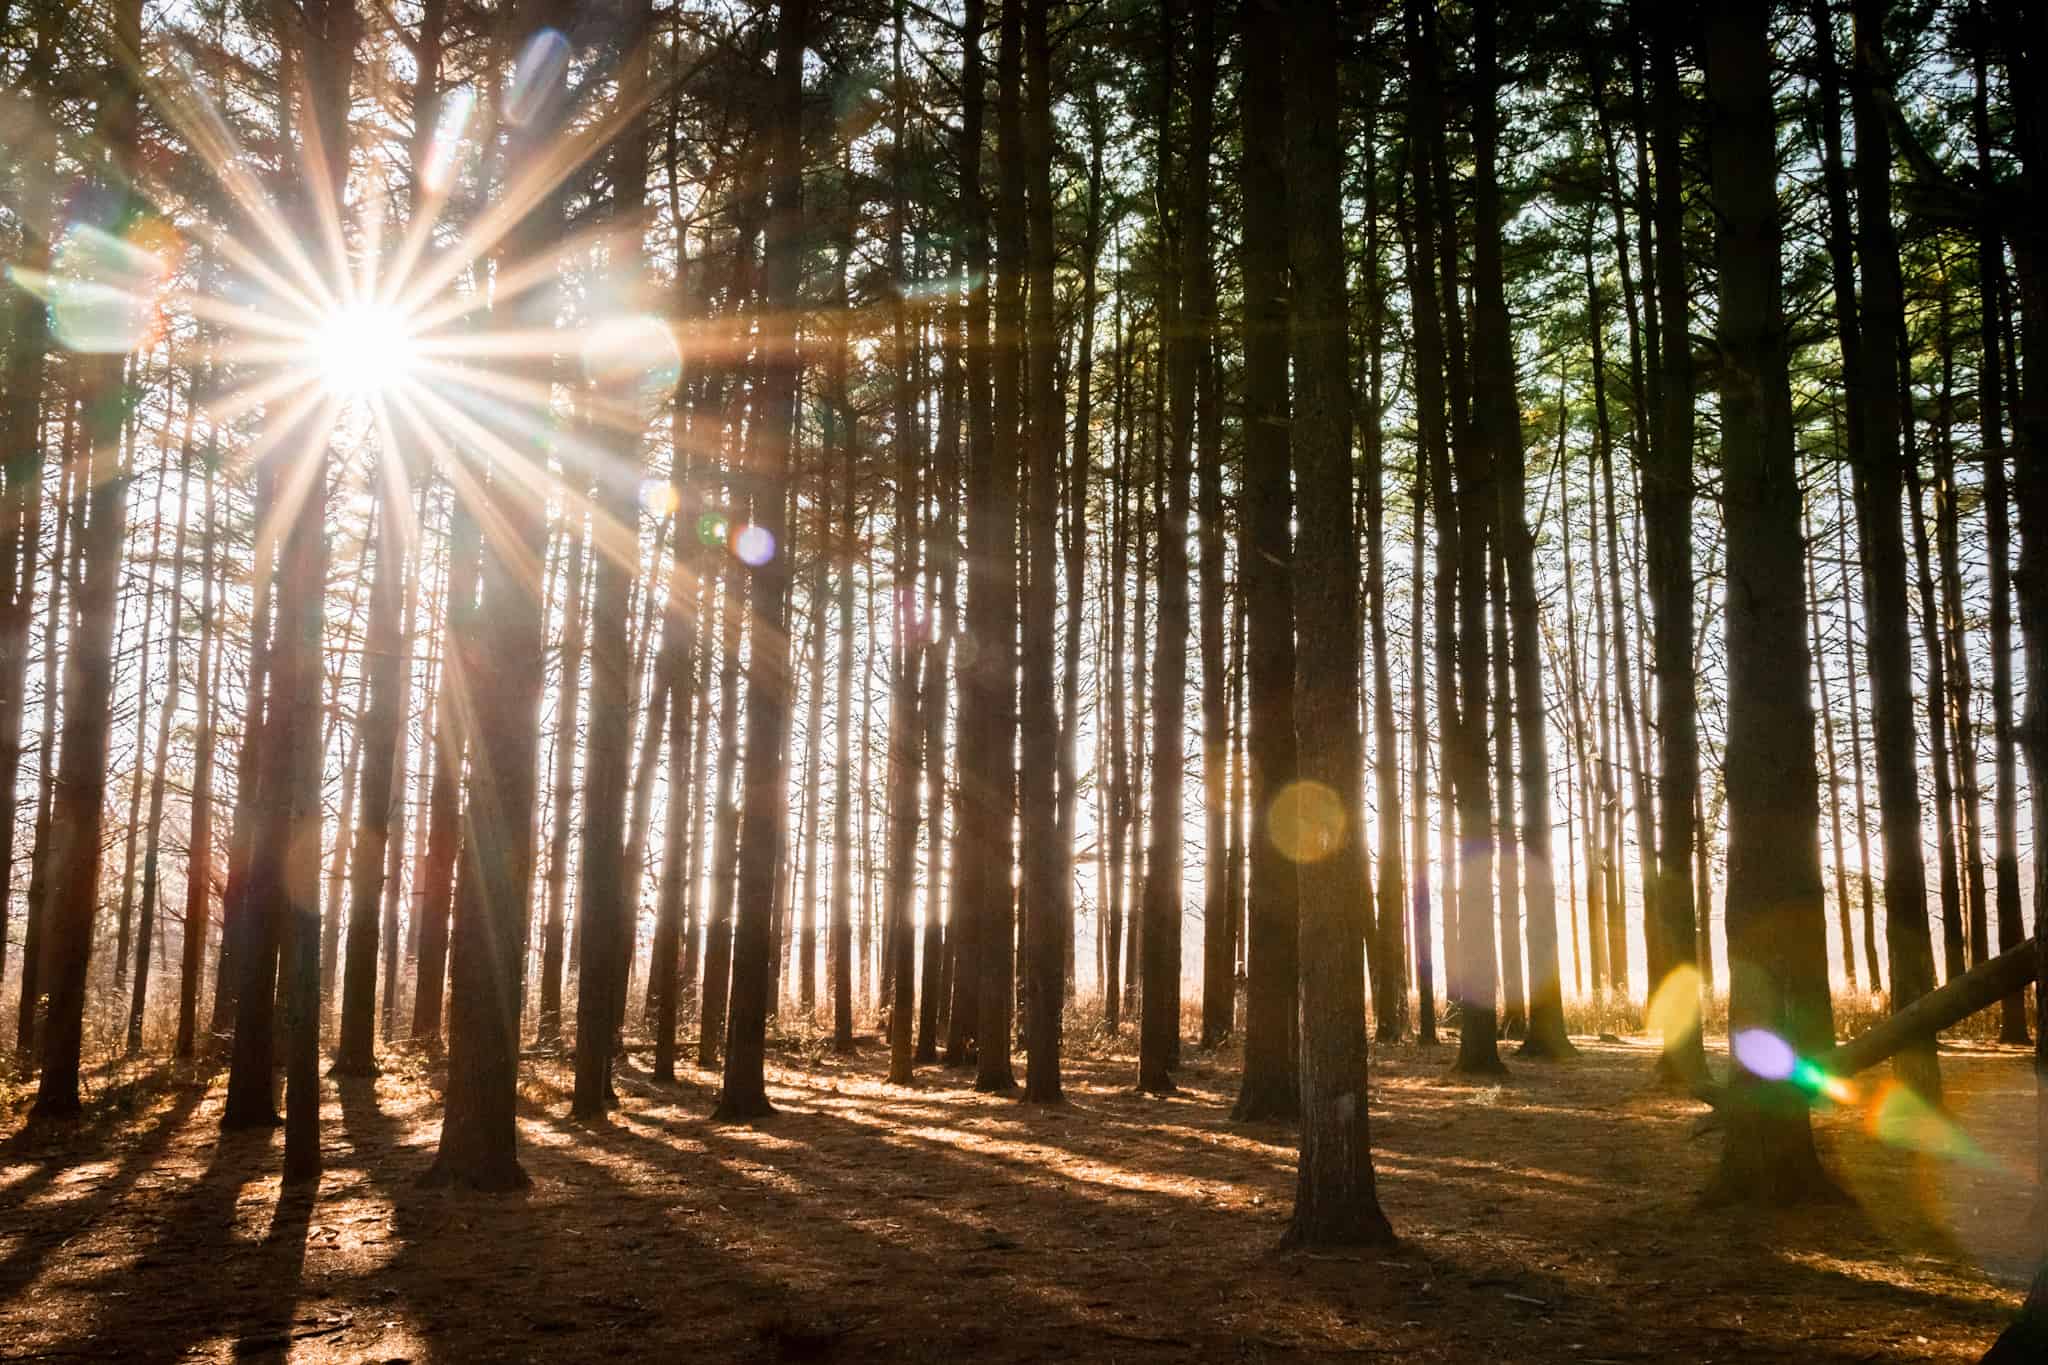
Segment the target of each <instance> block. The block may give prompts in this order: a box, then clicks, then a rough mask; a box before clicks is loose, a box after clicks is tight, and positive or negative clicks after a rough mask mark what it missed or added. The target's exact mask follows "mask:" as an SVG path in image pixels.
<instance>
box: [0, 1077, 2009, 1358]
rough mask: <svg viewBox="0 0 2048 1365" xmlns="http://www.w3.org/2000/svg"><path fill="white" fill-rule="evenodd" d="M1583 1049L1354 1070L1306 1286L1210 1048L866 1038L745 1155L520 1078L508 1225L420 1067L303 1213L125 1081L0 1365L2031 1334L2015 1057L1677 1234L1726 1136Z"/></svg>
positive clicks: (225, 1148) (752, 1130) (674, 1101)
mask: <svg viewBox="0 0 2048 1365" xmlns="http://www.w3.org/2000/svg"><path fill="white" fill-rule="evenodd" d="M1582 1045H1583V1046H1584V1048H1585V1055H1584V1057H1583V1058H1582V1059H1581V1060H1579V1061H1578V1062H1576V1063H1571V1064H1566V1065H1561V1066H1560V1065H1552V1064H1538V1063H1526V1064H1516V1065H1514V1067H1513V1074H1512V1075H1511V1076H1510V1077H1509V1078H1508V1079H1507V1080H1506V1081H1505V1082H1504V1083H1501V1084H1497V1085H1477V1086H1475V1085H1471V1084H1465V1083H1461V1082H1458V1081H1456V1080H1454V1079H1453V1078H1451V1077H1449V1076H1448V1075H1447V1074H1446V1072H1445V1067H1446V1064H1447V1063H1448V1061H1449V1058H1450V1055H1451V1053H1450V1051H1449V1049H1447V1048H1434V1049H1423V1048H1418V1047H1414V1046H1405V1047H1394V1048H1379V1049H1376V1050H1375V1054H1374V1067H1375V1070H1374V1076H1373V1096H1372V1103H1373V1142H1374V1146H1375V1149H1376V1152H1377V1158H1378V1171H1379V1179H1380V1193H1381V1198H1382V1201H1383V1202H1384V1204H1385V1206H1386V1209H1387V1212H1388V1215H1389V1216H1390V1218H1391V1219H1392V1220H1393V1224H1394V1227H1395V1228H1396V1230H1397V1232H1398V1233H1399V1236H1400V1239H1401V1241H1400V1245H1399V1246H1398V1247H1395V1248H1392V1249H1388V1250H1383V1251H1369V1252H1365V1253H1362V1254H1352V1253H1347V1254H1327V1255H1326V1254H1281V1253H1278V1252H1276V1250H1275V1245H1276V1242H1277V1240H1278V1238H1279V1235H1280V1231H1281V1228H1282V1225H1283V1223H1284V1221H1285V1218H1286V1214H1287V1210H1288V1207H1289V1203H1290V1200H1291V1194H1292V1186H1293V1179H1294V1152H1293V1145H1292V1144H1293V1137H1292V1134H1291V1132H1290V1131H1289V1130H1288V1129H1287V1128H1285V1127H1282V1126H1279V1125H1271V1124H1262V1125H1238V1124H1233V1123H1231V1122H1230V1121H1229V1116H1228V1111H1229V1104H1230V1100H1231V1097H1232V1095H1233V1093H1234V1089H1235V1084H1236V1076H1237V1058H1236V1056H1235V1054H1233V1053H1224V1054H1219V1055H1216V1056H1207V1055H1204V1054H1201V1053H1198V1052H1195V1051H1194V1050H1193V1049H1190V1050H1189V1052H1188V1056H1187V1061H1188V1063H1189V1064H1188V1065H1187V1067H1186V1068H1185V1070H1184V1072H1183V1073H1182V1090H1181V1092H1180V1093H1179V1094H1178V1095H1176V1096H1174V1097H1172V1098H1170V1099H1152V1098H1146V1097H1142V1096H1139V1095H1136V1094H1134V1093H1132V1092H1131V1090H1130V1089H1129V1085H1130V1080H1131V1076H1132V1074H1133V1068H1132V1066H1131V1063H1130V1060H1129V1059H1128V1058H1127V1057H1119V1056H1113V1055H1112V1056H1103V1057H1098V1058H1079V1059H1075V1060H1074V1061H1073V1062H1072V1064H1071V1066H1070V1069H1069V1077H1070V1079H1069V1084H1068V1096H1069V1102H1068V1103H1067V1104H1066V1105H1065V1106H1064V1107H1062V1108H1057V1109H1050V1110H1047V1109H1038V1108H1031V1107H1026V1106H1024V1105H1022V1104H1019V1103H1017V1102H1015V1101H1013V1100H1006V1099H997V1098H992V1097H986V1096H979V1095H976V1094H974V1093H973V1091H972V1090H971V1088H968V1086H967V1085H964V1084H963V1081H966V1082H971V1077H965V1076H963V1075H961V1074H960V1073H956V1072H947V1071H943V1070H939V1069H932V1070H929V1071H927V1072H925V1073H924V1079H925V1084H924V1085H923V1086H922V1087H920V1088H918V1089H914V1090H905V1089H896V1088H892V1087H889V1086H886V1085H884V1084H882V1083H881V1082H880V1080H879V1078H880V1076H881V1075H882V1074H883V1072H884V1071H885V1069H886V1060H887V1059H886V1056H885V1055H884V1053H883V1050H882V1049H881V1048H880V1047H879V1046H877V1045H875V1044H873V1043H869V1044H867V1045H866V1046H865V1047H864V1048H863V1050H862V1051H861V1053H860V1054H859V1055H858V1056H855V1057H853V1058H850V1059H832V1058H829V1057H823V1056H818V1055H815V1054H806V1055H803V1056H798V1055H797V1054H795V1053H789V1054H785V1055H782V1056H780V1057H778V1058H777V1059H776V1062H775V1064H774V1066H773V1074H772V1075H771V1078H770V1092H771V1095H772V1097H773V1099H774V1102H775V1103H776V1104H777V1105H778V1106H779V1108H780V1111H781V1112H780V1114H779V1115H778V1116H777V1117H776V1118H774V1119H772V1120H770V1121H769V1122H767V1123H766V1124H764V1125H761V1126H759V1127H737V1126H727V1125H723V1124H714V1123H712V1122H710V1120H709V1118H708V1117H707V1116H708V1114H709V1112H710V1109H711V1101H712V1098H713V1095H714V1093H715V1089H716V1082H717V1078H716V1077H715V1076H714V1075H712V1074H710V1073H706V1072H694V1073H691V1074H689V1075H688V1076H687V1077H686V1079H685V1081H684V1083H683V1084H682V1085H681V1086H680V1087H679V1088H675V1089H672V1090H664V1089H657V1088H656V1087H654V1086H652V1085H651V1084H649V1083H647V1080H646V1077H645V1073H644V1072H643V1071H640V1070H638V1069H637V1064H636V1067H635V1068H629V1069H628V1070H627V1072H626V1074H625V1075H624V1076H623V1078H622V1080H621V1087H620V1088H621V1092H622V1095H623V1097H624V1107H623V1110H622V1112H620V1113H619V1114H618V1115H617V1116H616V1120H615V1122H614V1123H612V1124H611V1125H610V1126H608V1127H602V1128H584V1127H580V1126H576V1125H572V1124H571V1123H569V1122H568V1121H567V1119H566V1118H565V1117H564V1115H565V1114H566V1113H567V1109H568V1104H567V1087H568V1072H567V1068H566V1067H565V1066H564V1065H563V1064H561V1063H559V1062H555V1061H540V1062H530V1063H529V1064H528V1068H527V1074H528V1076H529V1080H528V1082H527V1085H526V1087H525V1097H526V1103H525V1105H524V1109H523V1115H522V1123H521V1134H520V1141H521V1155H522V1159H523V1161H524V1163H525V1166H526V1170H527V1172H528V1173H529V1174H530V1175H531V1176H532V1178H533V1187H532V1189H531V1190H529V1191H526V1192H525V1193H523V1194H519V1195H510V1196H479V1195H464V1194H450V1193H446V1192H442V1191H428V1190H422V1189H420V1188H418V1187H417V1186H416V1183H415V1182H416V1180H417V1178H418V1176H419V1175H420V1173H421V1172H423V1171H424V1170H425V1169H426V1168H427V1165H428V1162H429V1159H430V1157H431V1155H432V1152H433V1147H434V1144H435V1141H436V1139H437V1136H438V1132H439V1125H440V1111H439V1105H438V1102H437V1100H436V1097H435V1086H436V1084H437V1081H436V1078H435V1077H434V1076H433V1075H432V1074H431V1073H430V1071H429V1070H428V1069H427V1067H426V1066H425V1064H424V1063H423V1062H420V1061H418V1060H413V1061H410V1062H408V1061H407V1060H406V1059H405V1058H403V1057H401V1058H398V1059H395V1063H394V1065H393V1066H392V1069H391V1070H390V1071H388V1072H387V1074H386V1075H385V1076H384V1077H382V1078H381V1079H379V1080H378V1081H376V1082H375V1083H374V1084H372V1083H367V1082H352V1083H350V1084H348V1085H346V1086H342V1087H336V1086H335V1085H333V1084H332V1083H330V1085H329V1087H328V1095H329V1098H328V1100H327V1106H326V1163H327V1170H326V1174H325V1177H324V1178H323V1179H322V1180H321V1182H320V1185H319V1189H318V1192H317V1194H312V1195H310V1196H309V1195H307V1194H303V1193H298V1192H291V1193H281V1192H280V1187H279V1182H278V1179H277V1174H276V1173H277V1167H278V1156H279V1150H280V1147H281V1143H282V1138H281V1137H279V1136H277V1135H274V1134H269V1133H265V1134H258V1135H253V1136H251V1135H238V1136H232V1137H227V1138H223V1137H222V1136H221V1135H220V1134H219V1132H218V1130H217V1128H216V1119H217V1116H218V1113H219V1105H220V1101H221V1095H222V1091H223V1089H224V1079H223V1078H222V1077H219V1076H215V1077H212V1078H210V1080H202V1079H198V1078H193V1077H189V1076H179V1075H173V1074H170V1073H167V1072H162V1071H159V1072H152V1073H139V1074H135V1075H133V1076H131V1077H130V1078H129V1079H127V1080H126V1081H125V1082H119V1080H118V1078H110V1079H113V1080H114V1081H115V1082H116V1083H113V1084H107V1083H103V1084H102V1085H101V1087H100V1089H99V1091H98V1093H97V1095H96V1096H95V1099H94V1102H93V1104H92V1106H90V1108H91V1110H92V1112H93V1114H94V1115H95V1117H93V1118H91V1119H89V1120H88V1123H87V1125H86V1126H85V1127H84V1128H82V1129H80V1130H79V1131H78V1132H76V1133H74V1134H71V1135H69V1136H67V1137H65V1138H64V1139H62V1140H61V1141H60V1142H57V1143H55V1144H54V1145H52V1144H50V1143H47V1142H43V1143H37V1144H33V1145H31V1144H28V1143H25V1142H24V1140H23V1139H22V1138H21V1137H19V1136H16V1137H14V1138H12V1139H11V1140H9V1141H7V1142H6V1143H5V1144H4V1145H0V1359H6V1360H35V1359H59V1358H69V1359H86V1360H113V1359H122V1360H166V1361H170V1360H231V1359H232V1360H243V1359H259V1360H264V1359H280V1358H289V1359H291V1360H294V1361H418V1362H427V1361H470V1360H547V1361H563V1360H594V1359H601V1358H606V1357H612V1356H626V1357H645V1358H649V1359H666V1358H675V1357H678V1356H679V1355H680V1354H681V1353H683V1352H689V1353H691V1358H695V1359H707V1360H828V1359H829V1360H842V1359H843V1360H885V1359H886V1360H897V1359H910V1360H956V1359H966V1358H973V1359H977V1360H1027V1359H1030V1360H1035V1359H1041V1358H1055V1357H1063V1358H1070V1359H1078V1360H1090V1361H1145V1360H1164V1359H1190V1358H1199V1359H1214V1360H1231V1361H1280V1360H1296V1359H1309V1358H1321V1357H1326V1356H1330V1355H1336V1354H1352V1355H1356V1356H1358V1357H1359V1358H1361V1359H1369V1358H1376V1357H1390V1358H1398V1359H1401V1360H1403V1361H1416V1362H1422V1361H1471V1360H1496V1359H1500V1360H1517V1361H1582V1362H1599V1361H1637V1360H1654V1361H1709V1360H1722V1361H1737V1360H1740V1361H1761V1360H1799V1361H1808V1362H1816V1361H1879V1360H1882V1361H1892V1360H1943V1361H1966V1360H1974V1359H1975V1358H1976V1357H1977V1356H1978V1355H1979V1354H1980V1353H1981V1352H1982V1351H1983V1349H1984V1347H1985V1346H1986V1345H1987V1344H1988V1343H1989V1342H1990V1341H1991V1339H1992V1338H1993V1337H1994V1336H1996V1334H1997V1331H1998V1329H1999V1327H2000V1326H2001V1325H2002V1323H2003V1321H2004V1320H2005V1318H2006V1316H2007V1315H2008V1314H2009V1313H2010V1312H2011V1311H2012V1309H2013V1308H2015V1307H2016V1306H2017V1304H2018V1302H2019V1299H2020V1294H2021V1288H2022V1286H2023V1285H2024V1277H2025V1274H2026V1272H2027V1270H2028V1269H2029V1267H2028V1266H2027V1265H2025V1264H2024V1262H2023V1260H2022V1239H2023V1229H2022V1223H2023V1221H2024V1218H2025V1215H2026V1211H2027V1209H2028V1207H2029V1203H2030V1200H2031V1195H2032V1187H2031V1182H2030V1180H2029V1178H2028V1176H2027V1172H2028V1170H2029V1169H2030V1168H2031V1163H2032V1152H2033V1079H2032V1075H2031V1072H2030V1069H2029V1067H2028V1065H2027V1063H2026V1060H2025V1058H2024V1056H2023V1055H2022V1054H2020V1053H2017V1052H2014V1051H2011V1050H1999V1049H1996V1048H1991V1047H1987V1046H1981V1045H1965V1046H1963V1047H1959V1048H1955V1049H1945V1055H1944V1070H1945V1073H1946V1076H1947V1081H1948V1085H1949V1092H1950V1099H1951V1111H1950V1112H1951V1115H1952V1122H1951V1121H1949V1120H1943V1119H1940V1118H1936V1117H1932V1116H1928V1115H1924V1114H1923V1115H1920V1116H1918V1117H1917V1119H1916V1117H1915V1116H1914V1115H1911V1114H1902V1113H1901V1112H1900V1106H1899V1105H1898V1104H1896V1103H1880V1102H1878V1101H1877V1100H1876V1099H1874V1098H1872V1097H1866V1102H1865V1103H1864V1104H1862V1105H1861V1106H1859V1107H1857V1108H1854V1109H1843V1110H1837V1111H1833V1112H1831V1113H1829V1114H1827V1115H1826V1116H1824V1117H1823V1118H1822V1119H1821V1120H1820V1123H1819V1127H1820V1130H1821V1134H1822V1143H1823V1149H1824V1153H1825V1156H1826V1159H1827V1160H1828V1162H1829V1165H1830V1168H1831V1169H1832V1170H1833V1171H1835V1172H1836V1173H1837V1174H1838V1176H1839V1177H1840V1179H1841V1181H1842V1183H1843V1185H1844V1187H1845V1188H1846V1189H1847V1190H1848V1191H1849V1193H1850V1195H1851V1196H1852V1198H1851V1201H1850V1202H1848V1203H1845V1204H1840V1205H1836V1206H1834V1207H1825V1208H1819V1209H1814V1210H1801V1211H1791V1212H1774V1213H1768V1214H1758V1213H1735V1212H1727V1211H1702V1210H1701V1209H1699V1208H1698V1206H1697V1204H1696V1201H1695V1195H1696V1193H1697V1191H1698V1190H1699V1189H1700V1188H1701V1187H1702V1185H1703V1183H1704V1180H1705V1176H1706V1174H1707V1171H1708V1169H1709V1166H1710V1163H1711V1162H1712V1160H1713V1157H1714V1153H1715V1149H1716V1139H1712V1138H1708V1139H1704V1140H1693V1139H1691V1138H1689V1136H1688V1133H1689V1130H1690V1128H1691V1126H1692V1124H1693V1122H1694V1120H1695V1119H1697V1118H1698V1116H1699V1115H1700V1114H1701V1113H1702V1112H1703V1111H1702V1109H1701V1107H1700V1106H1699V1105H1697V1104H1695V1103H1693V1102H1691V1101H1689V1100H1684V1099H1679V1098H1674V1097H1671V1096H1669V1095H1666V1094H1661V1093H1658V1092H1656V1091H1655V1090H1653V1089H1652V1088H1651V1087H1650V1085H1649V1082H1648V1075H1649V1066H1650V1059H1651V1056H1652V1053H1651V1051H1650V1049H1649V1047H1648V1045H1646V1044H1642V1043H1634V1044H1628V1043H1624V1044H1620V1045H1615V1044H1599V1043H1593V1042H1589V1041H1584V1040H1582ZM1020 1066H1021V1059H1020ZM19 1122H20V1114H19V1113H16V1114H14V1115H11V1116H0V1123H4V1124H5V1126H6V1128H7V1129H8V1130H9V1131H11V1130H12V1129H14V1128H16V1127H18V1126H19Z"/></svg>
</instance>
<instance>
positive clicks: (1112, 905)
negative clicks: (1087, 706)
mask: <svg viewBox="0 0 2048 1365" xmlns="http://www.w3.org/2000/svg"><path fill="white" fill-rule="evenodd" d="M1253 217H1254V215H1253V214H1249V213H1248V214H1247V217H1246V231H1247V232H1249V231H1251V226H1250V225H1251V223H1252V221H1253ZM1117 247H1118V259H1117V282H1116V306H1115V309H1114V311H1113V312H1112V314H1111V326H1112V329H1113V330H1112V332H1111V335H1110V354H1111V356H1112V357H1114V359H1115V362H1116V373H1115V375H1114V376H1113V377H1112V379H1111V382H1110V403H1111V409H1110V421H1109V443H1110V457H1109V458H1110V474H1109V507H1110V511H1109V518H1110V525H1109V607H1108V610H1109V660H1108V669H1109V688H1108V691H1109V724H1108V727H1107V728H1108V730H1109V834H1108V841H1109V895H1108V896H1107V898H1106V899H1107V902H1108V903H1107V905H1106V906H1105V908H1104V914H1105V917H1106V923H1105V925H1104V928H1103V945H1102V1022H1103V1025H1104V1027H1105V1028H1107V1029H1108V1030H1109V1031H1110V1032H1111V1033H1115V1032H1116V1031H1117V1029H1118V1026H1119V1025H1120V1024H1121V1022H1122V1018H1123V1010H1122V1006H1123V1000H1124V992H1123V940H1124V919H1125V913H1124V912H1125V905H1124V888H1125V885H1126V882H1125V878H1124V871H1125V868H1124V863H1125V858H1126V849H1125V845H1124V835H1125V833H1126V832H1127V830H1128V829H1129V819H1130V816H1129V812H1130V804H1131V773H1130V767H1131V748H1130V742H1129V741H1130V737H1129V735H1128V734H1127V733H1126V724H1125V722H1126V720H1127V718H1128V715H1129V713H1128V711H1127V709H1126V703H1127V698H1126V697H1125V695H1124V677H1125V669H1124V665H1125V662H1126V661H1127V658H1128V648H1127V647H1128V644H1129V636H1128V633H1127V628H1126V627H1127V622H1126V615H1127V606H1128V603H1129V600H1130V599H1129V597H1128V596H1127V595H1126V590H1127V588H1128V585H1129V575H1130V559H1131V555H1130V551H1131V515H1130V488H1131V475H1130V465H1131V458H1130V449H1129V442H1128V441H1127V440H1126V439H1125V430H1126V426H1127V423H1126V420H1125V419H1126V417H1127V416H1128V412H1129V390H1130V352H1129V349H1128V343H1127V342H1126V340H1125V337H1124V289H1123V260H1122V241H1121V239H1119V241H1118V244H1117ZM1247 344H1249V343H1247ZM1250 365H1251V362H1250V361H1249V360H1247V361H1246V371H1245V384H1246V397H1245V403H1246V406H1247V409H1248V410H1249V409H1250V405H1251V403H1252V401H1253V399H1252V396H1251V395H1252V390H1251V385H1252V382H1253V381H1252V374H1253V371H1252V369H1251V368H1250ZM1255 428H1256V424H1255V423H1252V422H1250V421H1249V420H1248V421H1247V424H1246V431H1247V435H1246V446H1247V449H1250V447H1251V444H1252V441H1253V439H1254V438H1253V436H1252V435H1251V434H1250V433H1251V432H1252V431H1253V430H1254V429H1255ZM1247 458H1248V459H1249V457H1247ZM1251 477H1252V476H1251V475H1250V474H1249V473H1247V474H1246V476H1245V478H1246V480H1247V482H1246V484H1245V488H1246V492H1245V494H1244V497H1245V499H1246V505H1247V506H1249V500H1250V498H1251V493H1250V491H1249V490H1250V487H1251V484H1250V482H1249V481H1250V479H1251ZM1245 515H1246V516H1249V515H1250V514H1249V513H1248V512H1247V513H1246V514H1245ZM1240 534H1245V532H1243V531H1242V530H1240ZM1292 647H1293V646H1292V641H1291V632H1290V643H1289V649H1290V651H1291V649H1292ZM1290 733H1291V731H1290ZM1255 780H1256V779H1255ZM1289 919H1290V922H1291V920H1292V916H1291V915H1290V917H1289ZM1287 979H1288V980H1289V981H1292V980H1293V979H1294V978H1293V975H1292V974H1291V973H1290V974H1289V976H1288V978H1287ZM1246 1027H1247V1030H1249V1028H1250V1025H1249V1024H1247V1025H1246ZM1246 1046H1247V1051H1246V1054H1245V1055H1246V1058H1247V1060H1246V1063H1245V1066H1246V1068H1247V1069H1249V1068H1250V1066H1251V1062H1250V1060H1249V1058H1250V1055H1251V1054H1250V1051H1249V1047H1250V1045H1249V1043H1247V1045H1246Z"/></svg>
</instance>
